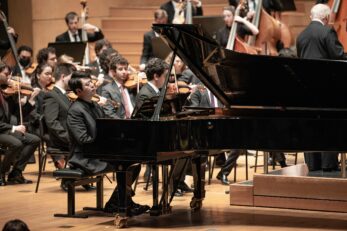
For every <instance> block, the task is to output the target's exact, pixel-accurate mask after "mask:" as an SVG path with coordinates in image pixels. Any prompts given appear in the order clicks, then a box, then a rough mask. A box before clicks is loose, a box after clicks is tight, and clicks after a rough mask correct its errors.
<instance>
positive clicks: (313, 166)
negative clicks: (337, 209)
mask: <svg viewBox="0 0 347 231" xmlns="http://www.w3.org/2000/svg"><path fill="white" fill-rule="evenodd" d="M330 12H331V11H330V8H329V6H327V5H324V4H317V5H315V6H313V7H312V9H311V20H312V22H311V23H310V24H309V25H308V26H307V27H306V29H304V30H303V31H302V32H301V33H300V34H299V36H298V38H297V40H296V48H297V52H298V56H299V57H300V58H306V59H345V58H346V57H345V55H344V49H343V46H342V44H341V43H340V41H339V40H338V37H337V34H336V31H335V30H334V28H333V27H330V26H328V22H329V18H330ZM305 162H306V163H307V165H308V168H309V170H310V171H314V170H323V171H332V170H337V169H338V153H336V152H330V153H329V152H316V153H305Z"/></svg>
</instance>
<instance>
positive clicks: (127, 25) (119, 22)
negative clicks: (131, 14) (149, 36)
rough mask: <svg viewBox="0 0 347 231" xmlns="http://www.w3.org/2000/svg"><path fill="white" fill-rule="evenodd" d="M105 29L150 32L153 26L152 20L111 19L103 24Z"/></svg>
mask: <svg viewBox="0 0 347 231" xmlns="http://www.w3.org/2000/svg"><path fill="white" fill-rule="evenodd" d="M101 24H102V28H103V29H132V30H134V29H139V30H144V29H146V30H149V29H150V28H151V26H152V24H153V20H152V19H151V18H110V19H104V20H102V22H101Z"/></svg>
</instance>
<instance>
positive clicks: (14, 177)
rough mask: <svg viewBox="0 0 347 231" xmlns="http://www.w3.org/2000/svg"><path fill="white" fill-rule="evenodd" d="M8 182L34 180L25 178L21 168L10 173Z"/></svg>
mask: <svg viewBox="0 0 347 231" xmlns="http://www.w3.org/2000/svg"><path fill="white" fill-rule="evenodd" d="M7 182H8V184H32V183H33V181H32V180H28V179H25V178H24V176H23V175H22V172H21V171H19V170H12V172H10V174H8V178H7Z"/></svg>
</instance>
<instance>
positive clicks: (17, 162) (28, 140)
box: [0, 62, 40, 185]
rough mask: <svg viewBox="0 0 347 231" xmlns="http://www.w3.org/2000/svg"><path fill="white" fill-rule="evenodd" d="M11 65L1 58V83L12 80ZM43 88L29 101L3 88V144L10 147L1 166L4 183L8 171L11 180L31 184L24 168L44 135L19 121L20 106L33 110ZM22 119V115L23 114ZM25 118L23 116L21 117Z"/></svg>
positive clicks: (0, 125)
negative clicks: (19, 99)
mask: <svg viewBox="0 0 347 231" xmlns="http://www.w3.org/2000/svg"><path fill="white" fill-rule="evenodd" d="M10 73H11V72H10V68H9V67H8V66H7V65H6V64H4V63H3V62H0V85H1V86H4V85H8V84H9V83H11V80H10V78H11V74H10ZM39 92H40V91H39V89H36V90H34V91H33V92H32V94H31V96H30V98H29V100H26V102H23V101H21V104H19V103H18V102H17V100H16V99H15V98H18V94H17V95H13V96H8V95H5V94H4V92H3V91H1V92H0V145H1V146H2V147H3V148H4V149H5V150H6V151H5V157H4V160H3V161H2V164H1V166H0V170H1V180H0V185H4V184H6V179H5V176H6V173H7V172H9V171H10V169H11V165H12V170H11V172H10V173H9V174H8V178H7V183H8V184H29V183H32V181H31V180H28V179H26V178H24V176H23V171H24V170H25V167H26V165H27V163H28V161H29V159H30V158H31V156H33V154H34V152H35V150H36V148H37V147H38V146H39V144H40V138H39V137H37V136H35V135H33V134H30V133H28V132H27V130H26V127H25V126H24V125H23V124H21V123H18V122H17V121H18V118H19V117H20V116H21V115H20V114H21V113H20V112H19V111H20V110H19V107H21V106H22V104H23V106H22V107H23V108H22V109H23V114H24V115H25V114H27V113H29V112H30V111H31V110H32V109H33V108H34V105H35V98H36V96H37V95H38V93H39ZM19 119H20V118H19ZM20 120H22V119H20Z"/></svg>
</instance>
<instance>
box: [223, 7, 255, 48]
mask: <svg viewBox="0 0 347 231" xmlns="http://www.w3.org/2000/svg"><path fill="white" fill-rule="evenodd" d="M223 16H224V23H225V26H224V27H222V28H220V29H219V30H218V32H217V34H216V40H217V42H218V43H219V44H220V45H221V46H223V47H226V46H227V44H228V39H229V34H230V30H231V26H232V24H233V21H234V20H235V21H236V22H238V25H237V35H238V37H240V38H241V39H244V38H245V36H246V35H257V34H258V33H259V30H258V28H257V27H256V26H255V25H253V24H252V23H251V22H250V21H248V20H247V17H244V18H242V17H240V16H235V7H234V6H226V7H224V9H223Z"/></svg>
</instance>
